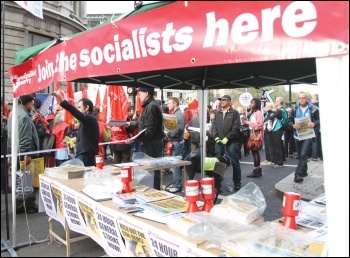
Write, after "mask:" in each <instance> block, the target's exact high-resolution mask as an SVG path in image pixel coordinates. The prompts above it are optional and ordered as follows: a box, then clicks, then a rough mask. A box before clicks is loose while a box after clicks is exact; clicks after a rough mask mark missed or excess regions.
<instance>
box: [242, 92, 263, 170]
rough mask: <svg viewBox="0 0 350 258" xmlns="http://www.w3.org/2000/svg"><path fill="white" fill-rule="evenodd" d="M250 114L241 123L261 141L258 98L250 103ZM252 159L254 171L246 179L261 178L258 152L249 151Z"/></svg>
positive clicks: (260, 114) (260, 116) (261, 122)
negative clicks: (257, 135)
mask: <svg viewBox="0 0 350 258" xmlns="http://www.w3.org/2000/svg"><path fill="white" fill-rule="evenodd" d="M250 109H251V111H250V114H249V115H248V119H247V120H244V121H243V123H244V124H245V125H249V128H250V130H251V133H259V134H260V137H261V139H264V127H263V124H264V118H263V114H262V112H261V101H260V99H258V98H253V99H252V100H251V101H250ZM251 152H252V155H253V158H254V170H253V172H252V173H251V174H249V175H247V177H261V176H262V172H261V166H260V153H259V151H253V150H251Z"/></svg>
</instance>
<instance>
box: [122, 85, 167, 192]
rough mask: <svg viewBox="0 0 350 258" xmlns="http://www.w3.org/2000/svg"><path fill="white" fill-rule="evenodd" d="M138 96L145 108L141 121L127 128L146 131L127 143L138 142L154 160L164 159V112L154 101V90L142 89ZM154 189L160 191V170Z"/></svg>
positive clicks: (142, 150) (155, 177)
mask: <svg viewBox="0 0 350 258" xmlns="http://www.w3.org/2000/svg"><path fill="white" fill-rule="evenodd" d="M138 95H139V97H140V100H141V106H142V108H143V111H142V114H141V116H140V119H139V120H137V121H130V122H127V123H126V125H125V127H126V128H129V129H130V130H131V131H133V130H134V129H135V128H138V129H139V132H141V131H142V130H144V129H146V130H145V131H144V132H143V133H142V134H140V135H139V136H138V137H137V138H135V139H128V140H126V141H125V143H127V144H132V143H133V142H134V141H136V142H138V143H139V144H140V151H141V152H144V153H145V154H146V155H148V156H150V157H152V158H159V157H163V151H164V148H163V138H164V136H165V133H164V123H163V112H162V110H161V108H160V106H159V104H158V102H157V101H156V100H155V99H154V88H146V87H140V88H139V90H138ZM153 188H154V189H157V190H160V170H155V171H154V181H153Z"/></svg>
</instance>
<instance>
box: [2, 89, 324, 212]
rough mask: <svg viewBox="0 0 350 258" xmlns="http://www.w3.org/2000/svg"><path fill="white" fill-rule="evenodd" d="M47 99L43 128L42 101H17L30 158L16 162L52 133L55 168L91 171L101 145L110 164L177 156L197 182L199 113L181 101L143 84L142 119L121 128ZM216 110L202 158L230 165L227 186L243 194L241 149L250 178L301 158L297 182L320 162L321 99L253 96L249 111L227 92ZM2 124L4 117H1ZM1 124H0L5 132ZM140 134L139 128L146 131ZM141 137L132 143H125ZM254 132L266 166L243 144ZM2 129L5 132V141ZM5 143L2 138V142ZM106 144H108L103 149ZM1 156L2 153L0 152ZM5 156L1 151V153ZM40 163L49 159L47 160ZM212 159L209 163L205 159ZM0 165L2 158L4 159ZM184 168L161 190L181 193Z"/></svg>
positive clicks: (86, 103) (80, 107)
mask: <svg viewBox="0 0 350 258" xmlns="http://www.w3.org/2000/svg"><path fill="white" fill-rule="evenodd" d="M52 95H53V96H54V97H55V98H56V101H57V104H56V105H55V106H54V108H53V110H52V113H51V114H50V115H48V116H47V117H46V119H47V122H48V123H47V124H43V123H42V122H40V119H38V116H40V112H35V113H34V112H33V111H34V110H35V109H37V110H38V109H40V105H41V103H40V101H38V99H35V98H34V97H33V96H32V95H24V96H21V97H20V98H19V102H18V105H19V112H18V142H19V149H18V152H19V153H33V152H34V154H27V155H20V156H19V158H18V160H17V161H15V162H17V166H18V168H19V164H20V161H24V163H25V164H30V162H31V160H32V159H33V158H36V157H38V156H45V153H44V154H42V153H40V152H39V154H36V152H37V151H40V150H43V144H42V141H43V139H42V136H43V135H44V134H45V133H51V134H53V135H55V145H54V146H55V149H57V150H56V151H55V152H53V153H54V154H53V155H51V156H53V157H54V160H55V162H54V164H53V165H54V166H60V165H62V164H63V163H64V162H66V161H68V160H69V159H71V158H72V157H74V158H77V159H79V160H81V161H82V162H83V164H84V166H96V159H95V157H96V155H103V156H104V157H105V158H107V155H106V148H107V146H108V145H109V146H110V148H111V154H112V155H113V159H114V163H124V162H130V161H131V157H132V153H134V152H144V153H145V154H146V155H148V156H150V157H154V158H157V157H163V156H164V155H173V156H182V159H183V160H190V161H192V165H190V166H188V167H187V169H186V170H187V172H188V175H189V178H190V179H193V178H194V174H195V173H196V172H200V171H201V167H200V165H201V164H200V162H199V161H198V160H200V156H201V149H200V133H199V130H194V129H193V128H198V129H199V128H200V121H199V112H200V110H196V111H197V112H193V111H191V110H189V109H188V108H186V109H185V110H184V111H182V110H181V109H180V101H179V99H178V98H176V97H171V98H169V99H168V101H167V103H166V105H162V103H159V102H158V101H157V100H156V99H155V97H154V88H147V87H141V88H139V90H138V97H139V98H140V101H141V106H142V113H141V114H136V113H134V114H130V113H128V114H126V116H125V120H126V121H127V122H125V123H124V124H123V125H118V126H107V125H106V123H103V122H102V121H101V120H100V119H99V115H100V109H99V107H96V106H94V105H93V103H92V101H91V100H90V99H88V98H82V99H81V100H79V101H78V102H77V103H76V105H72V104H70V103H69V102H68V101H67V100H64V99H63V98H62V96H61V94H60V92H59V91H55V92H53V93H52ZM218 100H219V105H218V107H217V108H216V109H208V124H209V125H210V126H209V127H208V128H207V130H206V136H207V141H206V145H205V149H206V156H207V157H208V158H209V157H211V158H216V159H212V160H221V161H224V162H225V163H226V164H227V165H231V168H232V182H233V188H234V190H235V191H238V190H240V189H241V186H242V185H241V166H240V161H239V160H240V159H241V157H242V154H241V153H242V151H243V154H244V156H248V155H250V154H251V155H252V157H253V162H254V165H253V170H252V172H251V173H250V174H249V175H247V177H249V178H258V177H262V175H263V173H262V166H261V165H270V166H272V168H275V169H279V168H283V162H284V161H285V160H286V157H295V158H298V159H299V162H298V166H297V168H296V170H295V179H294V182H296V183H301V182H302V181H303V178H304V177H306V176H307V175H308V174H307V161H308V159H312V160H318V159H321V160H322V159H323V157H322V146H321V129H320V118H319V106H318V95H317V94H316V95H313V96H312V98H311V99H308V96H307V94H306V93H305V92H300V93H299V95H298V101H297V103H296V105H295V106H291V107H285V102H284V99H283V98H282V97H276V99H275V102H274V103H266V105H265V108H264V109H262V103H261V100H260V98H253V99H252V100H251V102H250V105H249V106H248V107H247V108H245V109H244V108H241V107H237V108H235V107H234V106H233V104H232V100H231V97H230V96H229V95H223V96H221V97H220V98H218ZM65 112H69V113H70V114H71V115H73V116H74V118H75V120H76V121H77V123H76V124H75V125H74V126H72V125H70V124H67V123H66V122H65V120H64V114H65ZM163 113H169V114H172V115H173V116H175V117H176V121H177V123H176V126H175V127H174V128H173V129H172V130H168V131H165V130H164V121H163V119H164V118H163ZM305 117H306V118H309V120H307V123H306V127H307V128H313V129H314V133H315V135H314V137H309V138H303V137H301V136H300V134H299V133H298V132H299V130H300V128H301V126H302V125H301V123H300V122H299V121H300V119H303V118H305ZM11 120H12V116H11V115H10V117H9V118H8V123H7V128H6V136H8V137H7V147H8V150H7V153H11V131H12V128H11V126H12V124H11ZM2 124H3V120H2ZM3 128H4V127H2V129H3ZM143 130H144V131H143ZM141 131H143V133H142V134H141V135H140V136H139V137H137V138H136V139H133V140H131V139H130V138H131V137H132V136H133V135H135V134H137V132H141ZM251 133H254V134H259V135H260V138H261V139H262V140H263V142H264V147H265V159H266V160H265V161H263V162H261V157H260V151H259V150H249V149H247V141H248V139H249V136H250V134H251ZM3 135H4V139H6V137H5V132H4V134H3V130H2V143H3ZM67 136H68V137H69V138H70V139H72V141H74V142H75V147H74V153H72V148H68V147H69V146H68V147H67V144H66V143H65V138H66V137H67ZM4 142H5V141H4ZM103 142H106V143H108V142H113V144H108V145H107V144H106V145H103V144H101V143H103ZM168 143H169V144H170V145H171V150H172V151H171V153H166V152H165V151H164V150H165V146H166V145H167V144H168ZM2 151H3V148H2ZM2 154H3V153H2ZM45 158H47V157H46V156H45ZM208 160H209V159H208ZM2 162H3V160H2ZM3 170H4V169H3V164H2V166H1V176H2V180H1V190H2V193H4V192H5V191H8V190H9V189H10V188H9V187H8V185H7V184H6V186H5V180H3V174H4V173H3ZM183 171H184V170H183V168H182V167H175V168H173V169H171V172H172V173H173V184H172V185H171V186H170V187H169V188H167V189H166V190H167V191H169V192H172V193H176V192H181V191H182V189H183V185H182V180H181V176H182V173H183ZM160 173H161V171H159V170H157V171H154V182H153V187H154V188H155V189H161V185H160V184H161V181H160ZM27 202H28V203H26V206H27V207H28V210H29V211H33V212H35V211H37V206H36V204H35V200H33V199H31V200H27ZM21 207H22V206H21V204H20V203H18V207H17V212H19V213H20V212H23V208H21Z"/></svg>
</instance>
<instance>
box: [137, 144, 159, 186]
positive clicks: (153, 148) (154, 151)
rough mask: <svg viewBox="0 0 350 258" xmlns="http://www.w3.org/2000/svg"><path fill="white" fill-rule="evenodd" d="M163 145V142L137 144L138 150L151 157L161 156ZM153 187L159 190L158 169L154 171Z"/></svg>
mask: <svg viewBox="0 0 350 258" xmlns="http://www.w3.org/2000/svg"><path fill="white" fill-rule="evenodd" d="M163 147H164V145H163V142H159V143H146V144H145V145H139V150H140V152H143V153H145V154H146V155H148V156H150V157H152V158H161V157H163V150H164V149H163ZM153 188H154V189H157V190H160V170H155V171H154V179H153Z"/></svg>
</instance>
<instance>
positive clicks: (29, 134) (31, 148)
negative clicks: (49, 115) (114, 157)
mask: <svg viewBox="0 0 350 258" xmlns="http://www.w3.org/2000/svg"><path fill="white" fill-rule="evenodd" d="M18 105H19V107H18V116H17V117H18V135H17V136H18V154H21V153H26V152H29V153H31V152H35V151H38V150H39V137H38V133H37V131H36V128H35V124H34V122H33V120H32V110H33V108H34V97H33V96H32V95H23V96H21V97H19V99H18ZM12 130H13V129H12V113H11V114H10V117H9V120H8V138H7V148H8V153H11V140H12V139H11V136H12ZM17 136H16V137H17ZM37 157H38V154H35V153H34V154H26V155H20V156H19V159H18V160H17V170H19V168H20V166H19V165H20V161H24V163H25V165H29V164H30V163H31V162H32V158H37ZM12 164H15V163H14V162H13V161H12ZM35 199H36V197H35V194H33V196H31V197H29V198H27V199H25V207H26V210H27V213H32V212H37V211H38V207H37V205H36V204H35ZM16 211H17V213H23V212H24V206H23V200H19V199H16Z"/></svg>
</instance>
